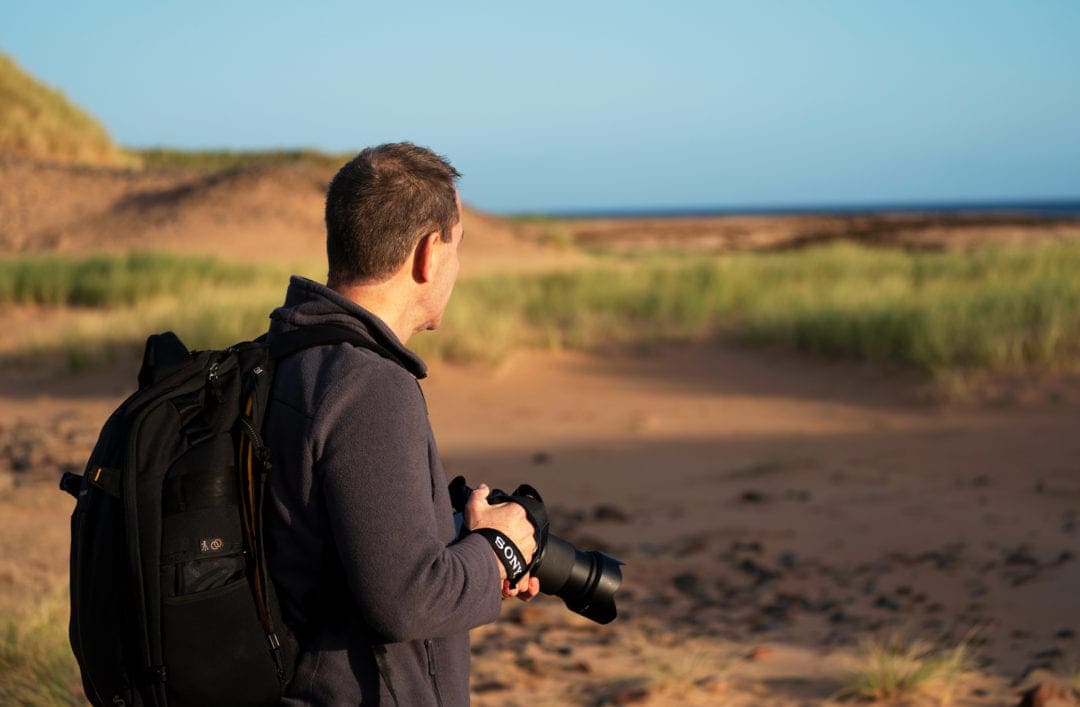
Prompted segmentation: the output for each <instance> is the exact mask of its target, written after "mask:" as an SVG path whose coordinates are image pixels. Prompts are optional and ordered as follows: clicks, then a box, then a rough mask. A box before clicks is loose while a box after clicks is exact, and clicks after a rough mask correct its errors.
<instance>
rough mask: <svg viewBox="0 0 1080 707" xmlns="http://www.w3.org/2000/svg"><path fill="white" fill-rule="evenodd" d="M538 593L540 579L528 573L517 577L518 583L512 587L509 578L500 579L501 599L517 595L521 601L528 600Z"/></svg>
mask: <svg viewBox="0 0 1080 707" xmlns="http://www.w3.org/2000/svg"><path fill="white" fill-rule="evenodd" d="M539 593H540V580H539V579H537V578H536V577H533V576H532V575H531V574H528V573H526V574H525V575H524V576H523V577H522V578H521V579H519V580H518V583H517V584H515V585H514V586H513V587H511V586H510V580H508V579H504V580H503V581H502V596H503V599H506V598H507V597H517V598H518V599H520V600H521V601H529V600H530V599H532V598H533V597H534V596H536V595H537V594H539Z"/></svg>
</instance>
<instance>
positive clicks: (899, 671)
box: [837, 634, 971, 704]
mask: <svg viewBox="0 0 1080 707" xmlns="http://www.w3.org/2000/svg"><path fill="white" fill-rule="evenodd" d="M862 648H863V656H862V658H861V663H862V665H861V666H860V667H859V668H858V669H856V670H854V671H853V672H852V673H851V674H850V675H849V676H848V678H847V679H846V680H845V681H844V686H843V687H842V688H841V689H840V692H839V694H838V695H837V697H839V698H840V699H856V700H864V701H871V702H876V701H879V700H889V699H895V698H899V697H912V696H915V695H921V696H925V697H929V698H931V699H936V700H937V701H938V703H939V704H948V703H949V701H950V700H951V699H952V695H953V692H954V690H955V688H956V686H957V684H958V683H959V682H960V680H961V679H962V678H963V677H964V675H965V674H967V673H968V672H970V671H971V656H970V653H969V650H968V643H967V641H966V640H965V641H962V642H961V643H960V644H958V645H957V646H954V647H952V648H945V649H943V648H938V647H935V646H933V645H932V644H930V643H927V642H925V641H919V640H912V639H908V638H906V637H904V636H902V635H900V634H894V635H891V636H888V637H887V638H884V639H872V640H868V641H865V642H864V643H863V645H862Z"/></svg>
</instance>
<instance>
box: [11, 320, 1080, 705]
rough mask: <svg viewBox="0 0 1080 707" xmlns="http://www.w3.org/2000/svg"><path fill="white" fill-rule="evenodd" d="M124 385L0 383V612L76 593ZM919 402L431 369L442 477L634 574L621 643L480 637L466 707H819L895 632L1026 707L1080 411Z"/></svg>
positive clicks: (844, 386) (688, 358) (1057, 623)
mask: <svg viewBox="0 0 1080 707" xmlns="http://www.w3.org/2000/svg"><path fill="white" fill-rule="evenodd" d="M429 335H430V334H429ZM435 335H437V334H435ZM124 368H125V367H124V366H118V367H117V368H116V369H115V370H112V371H102V372H98V373H94V374H88V375H85V376H80V377H77V378H67V379H55V378H52V379H42V380H37V381H28V380H24V379H18V380H17V379H15V378H13V375H14V374H5V376H6V377H5V378H3V379H2V381H0V383H2V385H0V391H2V397H0V419H2V420H4V423H3V424H2V425H0V449H4V450H5V456H4V458H3V459H0V465H6V466H8V467H9V469H10V467H11V466H12V465H13V464H14V463H15V462H16V461H17V459H18V458H19V454H20V452H19V451H18V450H20V449H22V450H27V449H32V450H34V451H30V452H24V453H26V454H30V458H31V461H32V468H30V469H27V470H24V471H20V472H11V471H10V470H9V469H8V470H4V471H3V472H0V473H3V474H4V475H5V477H6V478H8V479H9V480H10V483H12V484H16V485H14V486H13V487H12V488H9V489H8V491H7V492H6V493H5V494H4V497H3V499H2V501H0V509H2V510H0V550H2V552H0V557H2V558H3V560H2V564H0V587H3V588H4V590H3V592H2V594H3V596H4V597H5V599H6V600H8V601H12V600H15V599H17V598H19V597H23V598H25V597H26V596H28V595H29V594H31V593H36V592H40V591H42V590H44V589H45V588H46V587H48V586H49V584H50V583H55V582H56V581H57V580H58V579H62V577H63V575H64V572H65V562H66V542H67V536H66V533H67V527H66V515H67V514H68V513H69V512H70V509H71V505H72V502H71V500H70V499H69V498H67V497H66V496H65V495H63V494H62V493H61V492H59V491H57V490H55V487H54V486H53V484H54V482H55V478H56V476H57V475H58V473H59V470H60V469H61V468H65V467H67V466H72V465H76V464H78V463H79V462H80V461H81V459H82V458H83V457H85V455H86V453H88V451H89V446H88V445H89V444H91V443H92V441H93V436H94V434H95V433H96V428H97V425H99V424H100V422H101V421H102V420H103V419H104V417H105V415H106V414H107V412H108V411H109V409H110V408H111V407H112V406H113V405H114V404H115V403H116V402H118V401H119V399H120V398H121V397H122V396H123V395H124V394H125V391H126V389H127V388H128V386H130V381H131V377H132V375H133V374H132V373H131V371H130V370H124ZM920 385H921V384H920V382H919V381H918V380H917V379H912V378H909V377H907V376H906V374H892V375H888V374H884V373H881V372H879V371H873V370H868V369H863V368H859V367H854V366H849V365H839V364H821V363H816V362H812V361H806V360H803V359H799V358H796V357H792V356H788V355H786V354H781V353H775V352H756V351H747V350H741V349H734V348H728V347H724V346H697V347H692V348H689V349H666V350H660V351H657V352H654V353H652V354H650V355H638V356H628V355H620V356H613V357H600V356H591V355H581V354H539V353H522V354H518V355H515V356H513V357H512V358H510V359H509V360H508V361H506V362H505V363H504V364H502V365H501V366H499V367H498V368H496V369H485V368H474V367H460V366H452V365H448V364H444V363H439V362H435V363H434V365H433V366H432V371H431V375H430V377H429V379H428V380H427V381H425V383H424V389H425V393H426V395H427V399H428V401H429V406H430V414H431V419H432V424H433V426H434V428H435V430H436V435H437V438H438V440H439V444H440V449H441V452H442V454H443V457H444V460H445V462H446V466H447V469H448V473H449V474H451V475H453V474H459V473H460V474H464V475H466V477H467V478H468V479H469V480H470V481H471V482H473V483H476V482H479V481H487V482H488V483H490V484H493V485H501V486H512V485H515V484H517V483H519V482H522V481H528V482H529V483H532V484H533V485H535V486H537V487H538V488H539V489H540V490H541V492H542V493H543V494H544V495H545V498H546V499H547V501H548V503H549V505H550V506H551V507H552V508H553V518H554V520H553V532H555V533H556V534H557V535H560V536H561V537H564V538H566V539H568V540H571V541H572V542H575V543H577V544H578V545H579V546H581V547H584V548H598V549H603V550H605V551H607V552H609V553H610V554H612V555H613V556H615V557H618V558H619V559H621V560H623V561H625V562H626V565H625V567H624V576H625V582H624V585H623V588H622V590H621V592H620V595H619V601H618V603H619V609H620V612H621V615H620V618H619V619H617V620H616V622H615V623H613V624H611V625H609V626H605V627H601V626H597V625H595V624H592V623H590V622H588V621H586V620H584V619H580V618H578V617H576V616H574V615H573V614H571V613H570V612H568V611H567V610H566V609H565V608H564V607H563V606H562V604H561V602H559V601H558V600H557V599H555V598H552V597H541V598H539V599H537V600H535V601H534V602H533V603H530V604H528V605H523V604H520V602H516V601H512V600H511V601H508V602H507V603H506V605H505V606H504V620H503V621H501V622H499V623H498V624H495V625H492V626H489V627H484V628H482V629H479V630H478V631H477V632H476V635H475V639H474V643H475V650H476V661H475V671H474V673H475V674H474V687H475V689H476V691H475V695H474V696H475V701H476V703H477V704H479V705H489V704H490V705H502V704H566V703H581V704H588V703H596V702H600V703H606V702H607V703H625V702H626V701H641V702H642V703H644V704H674V703H698V704H720V703H723V704H747V705H750V704H762V705H768V704H777V705H783V704H821V703H823V702H824V701H826V700H828V699H829V697H830V696H831V695H834V694H835V693H836V691H837V690H838V689H839V687H840V685H841V683H842V681H843V676H844V674H845V671H847V670H849V669H850V668H851V667H852V666H853V665H854V663H855V661H856V659H857V658H858V656H859V655H860V654H861V652H862V651H863V649H862V648H860V645H859V642H860V641H861V640H865V639H867V638H870V637H873V636H883V635H888V634H889V633H891V632H894V631H904V632H906V633H908V634H911V635H916V636H920V637H924V638H926V639H928V640H933V641H936V642H938V643H940V644H943V645H948V644H950V643H955V642H958V641H960V640H962V639H964V638H965V637H966V638H967V639H969V641H970V642H971V646H972V651H973V653H974V660H975V665H976V666H977V668H976V670H975V672H974V673H973V674H972V675H971V676H969V677H968V678H966V679H965V680H964V681H963V682H962V683H961V684H960V686H959V687H958V688H957V694H956V696H955V703H956V704H1007V703H1011V701H1015V699H1016V697H1015V695H1016V693H1017V691H1018V690H1019V689H1020V687H1023V686H1025V685H1027V684H1028V683H1029V682H1031V681H1032V680H1034V679H1036V678H1037V677H1038V676H1039V675H1041V674H1042V673H1038V672H1036V673H1031V671H1032V670H1033V669H1034V668H1038V667H1040V666H1042V667H1043V668H1044V669H1051V670H1058V669H1059V665H1058V664H1059V663H1062V662H1063V661H1067V660H1069V659H1070V657H1071V656H1073V655H1075V651H1076V649H1077V648H1078V647H1080V646H1078V645H1077V639H1076V638H1075V632H1076V631H1077V630H1080V599H1078V594H1077V587H1080V562H1078V560H1077V558H1076V557H1075V552H1076V550H1077V536H1078V532H1080V531H1078V527H1077V526H1078V521H1080V469H1078V461H1077V460H1080V435H1076V433H1075V431H1076V430H1077V429H1080V402H1078V401H1080V396H1075V395H1074V393H1075V392H1076V390H1077V387H1076V386H1075V385H1071V387H1070V384H1066V383H1061V382H1059V383H1058V385H1057V386H1056V387H1055V388H1054V390H1055V391H1057V392H1056V393H1055V395H1046V396H1042V397H1039V398H1037V399H1034V400H1026V401H1019V402H1012V403H1010V404H1003V403H1001V402H1000V401H999V404H997V405H988V404H965V405H961V404H942V403H935V402H927V401H926V400H925V399H924V397H923V396H922V395H921V391H920ZM11 450H14V452H12V451H11ZM35 454H36V455H37V456H36V457H35V456H34V455H35ZM748 655H753V656H754V658H755V659H753V660H749V659H747V657H746V656H748ZM1014 683H1015V684H1014ZM510 685H517V686H520V687H522V688H524V689H526V690H527V691H528V693H529V695H528V696H526V695H522V694H519V692H511V690H510V689H509V686H510Z"/></svg>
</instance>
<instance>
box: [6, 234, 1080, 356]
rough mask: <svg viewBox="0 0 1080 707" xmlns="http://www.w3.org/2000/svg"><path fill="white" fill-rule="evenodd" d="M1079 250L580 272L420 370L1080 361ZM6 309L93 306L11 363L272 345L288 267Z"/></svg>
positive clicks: (10, 296) (472, 309)
mask: <svg viewBox="0 0 1080 707" xmlns="http://www.w3.org/2000/svg"><path fill="white" fill-rule="evenodd" d="M1078 271H1080V243H1058V244H1051V245H1042V246H1032V247H1028V248H1015V247H1014V248H990V249H986V250H983V251H977V252H975V253H930V254H927V253H922V254H913V253H908V252H904V251H899V250H882V249H869V248H862V247H856V246H854V245H849V244H838V245H831V246H827V247H821V248H814V249H807V250H803V251H798V252H789V253H739V254H733V255H727V256H722V257H709V256H663V255H654V256H650V257H631V258H618V257H615V258H606V259H599V260H598V261H596V262H595V264H593V265H590V266H585V267H581V268H578V269H574V270H569V271H559V272H545V273H527V274H524V273H519V274H515V275H509V274H503V275H489V276H484V277H477V278H472V279H466V280H463V281H462V282H461V283H459V285H458V287H457V289H456V290H455V294H454V299H453V302H452V303H451V306H450V308H449V309H448V311H447V314H446V317H445V319H444V326H443V329H442V331H440V332H439V333H438V335H436V336H430V335H422V336H417V337H415V338H414V339H413V340H411V341H410V345H413V346H415V347H416V349H417V351H418V352H419V353H421V354H422V355H425V356H437V357H442V358H446V359H450V360H460V361H477V360H480V361H489V362H494V361H498V360H499V359H501V358H503V357H504V356H505V355H506V354H508V353H509V352H510V351H512V350H513V349H515V348H518V347H531V348H546V349H560V348H568V349H579V350H595V349H605V348H607V349H611V348H643V347H644V348H647V347H650V346H653V345H656V344H662V343H671V342H689V341H701V340H707V339H710V338H713V337H728V338H732V339H735V340H740V341H745V342H747V343H750V344H758V345H770V346H782V347H787V348H791V349H794V350H798V351H806V352H810V353H813V354H817V355H822V356H826V357H830V358H847V359H856V360H863V361H869V362H874V363H879V364H885V365H899V366H905V367H910V368H915V369H918V370H921V371H925V372H928V373H932V374H934V375H938V376H942V377H944V376H946V375H948V374H950V373H952V372H956V371H960V372H966V371H980V370H984V371H1003V372H1004V371H1007V372H1014V371H1024V370H1026V369H1032V368H1041V369H1047V368H1067V367H1075V366H1077V365H1078V364H1080V278H1077V277H1076V276H1075V273H1076V272H1078ZM0 275H2V277H0V304H2V303H3V302H5V301H6V302H13V303H19V302H35V303H42V302H44V303H56V304H61V305H82V306H83V307H84V309H80V310H78V312H79V315H78V317H77V319H76V322H75V324H74V325H73V326H66V327H65V329H64V330H63V331H38V332H36V333H35V334H34V337H33V338H29V337H26V338H23V339H21V340H20V343H19V344H18V345H16V346H14V347H12V346H8V347H6V348H7V350H8V354H7V358H8V359H9V360H11V359H16V360H18V359H19V358H20V357H21V358H23V359H25V358H27V357H31V358H35V359H36V358H38V357H40V356H42V355H45V354H47V353H48V352H49V351H50V350H52V351H54V352H58V353H62V355H63V356H64V357H66V358H68V359H69V361H70V362H71V363H72V364H73V365H74V367H83V366H85V365H92V363H93V362H94V361H95V360H100V359H102V358H103V357H105V358H107V357H108V356H109V355H112V354H115V353H116V352H117V351H120V350H124V349H127V350H137V349H138V348H139V346H140V345H141V343H142V342H143V341H144V340H145V337H146V335H147V334H149V333H152V332H154V331H156V330H164V329H172V330H174V331H176V332H177V333H178V334H179V335H180V336H181V338H183V339H184V340H185V341H187V342H189V344H190V345H192V346H195V347H199V348H205V347H223V346H227V345H229V344H231V343H233V342H235V341H239V340H243V339H249V338H253V337H255V336H257V335H259V334H260V333H262V332H263V331H265V328H266V325H267V321H266V315H267V314H268V313H269V311H270V310H271V309H272V308H273V307H274V306H276V305H277V304H279V303H280V301H281V298H282V295H283V293H284V287H285V283H286V271H284V270H281V269H278V268H265V267H264V268H251V267H241V266H235V265H227V264H225V263H221V262H217V261H214V260H212V259H206V258H199V259H192V258H181V257H177V256H149V255H141V256H99V257H94V258H88V259H84V260H82V261H64V260H59V259H43V258H41V257H36V258H34V257H27V258H20V259H14V260H10V261H7V262H2V261H0Z"/></svg>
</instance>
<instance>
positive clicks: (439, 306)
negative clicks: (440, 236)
mask: <svg viewBox="0 0 1080 707" xmlns="http://www.w3.org/2000/svg"><path fill="white" fill-rule="evenodd" d="M454 201H455V202H456V203H457V210H458V220H457V223H455V224H454V226H453V228H452V229H451V230H450V241H449V242H443V241H440V242H439V244H438V246H436V249H437V251H436V252H437V253H438V256H437V258H436V261H435V273H434V277H433V279H432V297H431V303H432V310H433V312H432V318H431V320H430V321H429V323H428V326H427V328H428V329H435V328H436V327H438V326H439V324H441V323H442V316H443V313H444V312H445V311H446V305H447V304H449V302H450V294H451V293H452V292H453V290H454V283H455V282H457V276H458V271H459V270H460V268H461V262H460V260H459V259H458V248H459V247H460V246H461V240H462V238H464V237H465V223H464V216H465V214H464V211H463V210H462V208H461V197H460V196H458V194H457V192H455V193H454Z"/></svg>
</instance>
